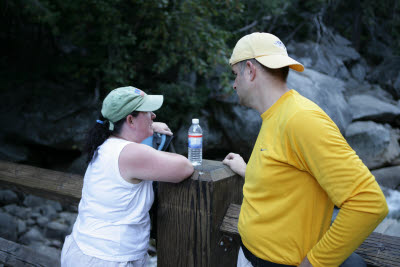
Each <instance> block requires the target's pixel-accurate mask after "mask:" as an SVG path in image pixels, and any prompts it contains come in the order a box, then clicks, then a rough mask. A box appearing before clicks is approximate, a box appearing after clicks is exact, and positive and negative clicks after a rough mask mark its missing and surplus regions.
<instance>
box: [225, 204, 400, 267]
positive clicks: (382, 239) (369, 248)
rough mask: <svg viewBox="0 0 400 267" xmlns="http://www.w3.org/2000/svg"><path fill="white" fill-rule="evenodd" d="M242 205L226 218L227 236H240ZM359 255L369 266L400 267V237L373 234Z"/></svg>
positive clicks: (361, 247)
mask: <svg viewBox="0 0 400 267" xmlns="http://www.w3.org/2000/svg"><path fill="white" fill-rule="evenodd" d="M240 207H241V206H240V205H236V204H231V205H230V206H229V208H228V210H227V212H226V215H225V216H224V219H223V221H222V224H221V227H220V230H221V231H222V232H224V233H227V234H234V235H239V232H238V228H237V225H238V221H239V213H240ZM356 253H357V254H359V255H360V256H361V257H362V258H363V259H364V260H365V262H366V263H367V264H368V266H379V267H386V266H387V267H389V266H393V267H395V266H399V267H400V237H396V236H389V235H383V234H379V233H371V235H370V236H369V237H367V239H366V240H365V241H364V242H363V243H362V244H361V245H360V247H358V248H357V250H356Z"/></svg>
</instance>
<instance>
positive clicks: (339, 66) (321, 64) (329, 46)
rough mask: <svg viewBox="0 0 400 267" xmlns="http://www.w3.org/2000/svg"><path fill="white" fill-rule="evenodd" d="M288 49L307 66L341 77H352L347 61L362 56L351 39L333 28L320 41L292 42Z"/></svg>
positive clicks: (355, 59)
mask: <svg viewBox="0 0 400 267" xmlns="http://www.w3.org/2000/svg"><path fill="white" fill-rule="evenodd" d="M288 51H289V54H290V55H291V56H293V57H294V58H295V59H297V60H298V61H300V62H301V63H304V64H305V65H306V67H311V68H312V69H314V70H317V71H319V72H321V73H325V74H327V75H329V76H331V77H337V78H341V79H348V78H350V73H349V71H348V69H347V67H346V65H345V63H347V62H354V61H358V60H360V58H361V57H360V54H359V53H358V52H357V51H356V50H355V49H354V48H353V47H352V46H351V42H350V41H349V40H347V39H345V38H343V37H342V36H340V35H338V34H333V33H332V32H331V30H328V32H327V34H326V35H325V36H324V38H323V39H322V40H321V42H320V43H313V42H306V43H291V44H289V45H288ZM310 61H311V62H310Z"/></svg>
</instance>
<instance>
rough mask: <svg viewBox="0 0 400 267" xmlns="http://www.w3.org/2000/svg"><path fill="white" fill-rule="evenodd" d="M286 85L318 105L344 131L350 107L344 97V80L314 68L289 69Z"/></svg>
mask: <svg viewBox="0 0 400 267" xmlns="http://www.w3.org/2000/svg"><path fill="white" fill-rule="evenodd" d="M288 87H289V88H291V89H295V90H297V91H298V92H299V93H300V94H301V95H303V96H305V97H307V98H308V99H310V100H312V101H313V102H315V103H316V104H317V105H319V106H320V107H321V108H322V109H323V110H324V111H325V112H326V113H327V114H328V115H329V117H331V118H332V120H333V121H334V122H335V123H336V125H337V126H338V127H339V129H340V131H341V132H342V133H344V131H345V129H346V128H347V125H349V123H350V122H351V119H352V118H351V117H352V115H351V113H350V108H349V106H348V104H347V102H346V100H345V99H344V95H343V92H344V91H345V87H344V82H342V81H341V80H339V79H336V78H332V77H329V76H327V75H324V74H322V73H319V72H316V71H314V70H310V69H308V70H305V71H304V72H301V73H298V72H295V71H291V72H290V74H289V77H288Z"/></svg>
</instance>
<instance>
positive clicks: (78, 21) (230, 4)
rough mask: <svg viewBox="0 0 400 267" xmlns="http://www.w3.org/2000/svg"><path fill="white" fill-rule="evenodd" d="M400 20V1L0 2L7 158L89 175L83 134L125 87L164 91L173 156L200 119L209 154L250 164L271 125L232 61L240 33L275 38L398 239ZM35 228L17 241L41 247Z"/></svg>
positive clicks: (294, 83)
mask: <svg viewBox="0 0 400 267" xmlns="http://www.w3.org/2000/svg"><path fill="white" fill-rule="evenodd" d="M399 13H400V2H399V1H397V0H381V1H373V0H347V1H344V0H336V1H333V0H330V1H326V0H325V1H324V0H308V1H303V0H287V1H278V0H269V1H259V0H248V1H244V0H223V1H222V0H221V1H219V0H185V1H182V0H175V1H168V0H159V1H153V0H130V1H128V0H124V1H122V0H74V1H64V0H2V1H0V41H1V47H3V48H2V49H1V58H0V99H1V105H0V125H1V127H0V160H5V161H12V162H17V163H23V164H28V165H33V166H38V167H42V168H48V169H53V170H59V171H65V172H71V173H77V174H83V173H84V170H85V168H86V164H85V156H86V155H84V154H83V153H82V148H83V143H84V140H85V134H86V132H87V131H88V129H89V128H90V127H92V126H93V124H94V123H95V121H96V119H97V118H98V116H99V111H100V109H101V101H102V99H103V98H104V97H105V95H106V94H107V93H108V92H109V91H110V90H112V89H114V88H117V87H121V86H126V85H132V86H135V87H138V88H140V89H143V90H144V91H145V92H146V93H148V94H163V95H164V97H165V101H164V105H163V107H162V108H161V109H160V110H158V111H157V112H156V114H157V119H156V121H163V122H166V123H167V124H168V125H169V126H170V128H171V129H172V131H173V132H174V139H173V147H174V148H175V150H176V152H177V153H180V154H184V155H187V131H188V129H189V127H190V124H191V119H192V118H199V119H200V125H201V126H202V128H203V131H204V134H203V135H204V146H203V155H204V158H206V159H214V160H221V159H223V158H224V156H225V155H226V154H227V153H228V152H236V153H241V154H242V155H243V157H244V158H245V159H246V160H247V159H248V158H249V156H250V153H251V150H252V147H253V144H254V142H255V139H256V137H257V134H258V131H259V128H260V125H261V119H260V116H259V114H258V113H257V112H256V111H254V110H250V109H247V108H245V107H242V106H240V105H239V104H238V101H237V96H236V93H235V92H234V91H233V90H232V87H231V85H232V82H233V79H234V78H233V75H232V74H231V70H230V67H229V64H228V60H229V57H230V54H231V52H232V49H233V47H234V45H235V44H236V42H237V40H238V39H239V38H240V37H242V36H244V35H246V34H249V33H252V32H257V31H260V32H270V33H273V34H275V35H277V36H278V37H279V38H280V39H281V40H282V41H283V43H284V44H285V45H286V46H287V50H288V52H289V55H291V56H293V57H294V58H296V59H297V60H299V61H300V62H301V63H303V64H304V65H305V67H306V71H305V72H303V73H296V72H294V71H290V73H289V78H288V85H289V87H290V88H292V89H295V90H297V91H299V92H300V93H301V94H303V95H304V96H306V97H308V98H310V99H311V100H313V101H314V102H316V103H317V104H319V105H320V106H321V107H322V108H323V109H324V110H325V111H326V112H327V113H328V115H329V116H331V118H332V119H333V120H334V121H335V123H336V124H337V125H338V127H339V129H340V130H341V132H342V134H343V135H344V136H345V138H346V139H347V141H348V142H349V144H350V145H351V146H352V147H353V148H354V149H355V150H356V152H357V154H358V155H359V156H360V158H361V159H362V160H363V162H364V163H365V164H366V165H367V166H368V167H369V168H370V170H372V171H373V173H374V175H375V176H376V178H377V180H378V182H379V184H380V185H381V187H382V189H383V190H384V192H385V195H386V196H387V198H388V202H389V201H390V203H391V204H390V206H391V207H390V209H391V213H390V214H389V217H388V218H389V219H390V221H389V223H387V222H386V224H385V225H384V226H382V229H381V230H380V231H381V232H385V231H386V233H391V234H395V235H399V236H400V227H399V223H398V220H399V219H400V193H399V189H400V176H399V175H398V173H400V166H399V165H400V147H399V143H398V140H399V139H400V102H399V99H400V67H399V66H400V16H399ZM10 194H11V193H10ZM16 196H17V198H15V197H11V199H14V200H15V199H16V200H15V201H17V202H18V201H19V204H21V206H23V207H24V208H31V209H33V208H34V207H35V205H39V206H40V205H44V204H32V205H34V206H32V207H30V206H29V205H31V204H23V203H24V201H25V200H24V199H25V198H26V197H27V196H25V195H21V194H19V193H17V194H16ZM29 197H31V196H29ZM0 199H7V198H5V197H0ZM2 201H3V200H2ZM29 201H30V200H29ZM29 201H28V202H27V203H30V202H29ZM0 202H1V201H0ZM11 203H14V202H12V200H4V201H3V202H2V203H1V204H2V205H3V206H2V209H3V211H6V209H5V208H4V207H6V206H7V205H11ZM34 203H36V202H34ZM46 203H47V202H46ZM53 204H54V203H53ZM53 204H52V205H53ZM46 205H47V204H46ZM54 205H55V206H54V208H55V209H57V210H59V211H62V209H63V208H62V207H59V206H57V204H54ZM36 207H37V206H36ZM9 209H11V208H9ZM60 209H61V210H60ZM59 211H58V212H59ZM64 212H70V211H65V210H64ZM13 216H14V215H13ZM68 216H72V219H71V218H70V217H68ZM68 216H67V215H66V216H64V217H68V218H69V219H65V218H64V221H63V223H64V224H65V225H67V226H68V227H70V225H71V224H72V223H73V221H74V219H73V215H68ZM49 218H50V217H49ZM55 218H60V216H58V217H55ZM4 220H5V219H2V218H1V217H0V223H1V222H2V221H3V222H4ZM18 220H20V221H24V220H25V219H21V218H19V219H18ZM35 220H36V219H35V218H34V220H33V222H31V223H32V224H31V225H36V223H37V222H36V221H35ZM52 220H55V219H54V218H52V219H49V220H48V222H51V221H52ZM46 223H47V222H42V226H40V227H44V228H46V227H47V224H46ZM5 224H7V223H5ZM28 226H29V225H28ZM21 227H22V226H21ZM52 227H55V226H54V225H53V226H52ZM60 227H61V226H60ZM68 227H67V228H66V229H64V228H63V229H64V230H62V231H64V232H63V234H65V233H67V232H68V231H69V230H68V229H69V228H68ZM29 229H30V228H29V227H28V228H26V227H25V228H23V227H22V228H21V229H20V230H18V231H19V232H17V234H16V236H15V238H13V239H15V240H23V242H25V244H32V243H30V242H31V241H29V240H28V239H27V238H23V237H24V235H25V236H26V234H27V233H28V232H29ZM38 229H39V228H38ZM39 232H40V231H39ZM63 234H59V235H57V236H61V237H62V236H63ZM27 240H28V241H27ZM60 240H61V242H63V239H62V238H60ZM54 242H55V243H54ZM54 242H53V243H51V244H50V243H49V242H47V246H49V247H53V248H56V249H57V248H59V247H60V246H61V245H62V243H61V242H58V243H57V242H56V241H54Z"/></svg>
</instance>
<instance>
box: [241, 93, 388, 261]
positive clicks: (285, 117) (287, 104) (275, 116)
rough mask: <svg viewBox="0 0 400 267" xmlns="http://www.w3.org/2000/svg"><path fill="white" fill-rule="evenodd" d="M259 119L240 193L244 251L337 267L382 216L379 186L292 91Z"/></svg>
mask: <svg viewBox="0 0 400 267" xmlns="http://www.w3.org/2000/svg"><path fill="white" fill-rule="evenodd" d="M261 117H262V119H263V123H262V126H261V130H260V133H259V135H258V138H257V141H256V144H255V146H254V149H253V152H252V155H251V157H250V160H249V162H248V165H247V168H246V177H245V184H244V187H243V195H244V198H243V204H242V208H241V212H240V216H239V225H238V228H239V233H240V236H241V238H242V242H243V244H244V245H245V246H246V247H247V248H248V249H249V250H250V251H251V252H252V253H253V254H254V255H256V256H257V257H259V258H262V259H264V260H268V261H271V262H275V263H280V264H287V265H299V264H300V263H301V261H302V260H303V258H304V257H305V256H306V255H307V256H308V258H309V260H310V262H311V264H312V265H313V266H315V267H316V266H338V265H340V264H341V263H342V262H343V261H344V260H345V259H346V258H347V257H348V256H349V255H350V254H351V253H352V252H353V251H354V250H355V249H356V248H357V247H358V246H359V245H360V244H361V243H362V242H363V240H364V239H365V238H366V237H367V236H368V235H369V234H370V233H371V232H372V231H373V230H374V229H375V227H376V226H377V225H378V224H379V223H380V222H381V221H382V220H383V218H384V217H385V216H386V215H387V212H388V207H387V204H386V201H385V197H384V195H383V193H382V191H381V189H380V187H379V185H378V184H377V182H376V180H375V178H374V176H373V175H372V174H371V173H370V171H369V170H368V168H367V167H366V166H365V165H364V164H363V163H362V161H361V160H360V159H359V157H358V156H357V155H356V153H355V152H354V150H353V149H352V148H351V147H350V146H349V145H348V144H347V142H346V141H345V139H344V138H343V136H342V135H341V133H340V131H339V129H338V128H337V126H336V125H335V123H334V122H333V121H332V120H331V119H330V118H329V116H328V115H327V114H326V113H325V112H324V111H323V110H322V109H320V108H319V107H318V106H317V105H316V104H315V103H313V102H312V101H310V100H308V99H306V98H304V97H302V96H301V95H300V94H298V93H297V92H296V91H295V90H291V91H289V92H287V93H285V94H284V95H283V96H282V97H281V98H280V99H279V100H278V101H277V102H276V103H275V104H274V105H273V106H272V107H271V108H269V109H268V110H267V111H266V112H264V113H263V114H262V115H261ZM334 205H336V206H338V207H340V208H341V210H340V212H339V214H338V216H337V217H336V220H335V222H334V223H333V224H332V226H331V227H330V222H331V216H332V211H333V207H334Z"/></svg>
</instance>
